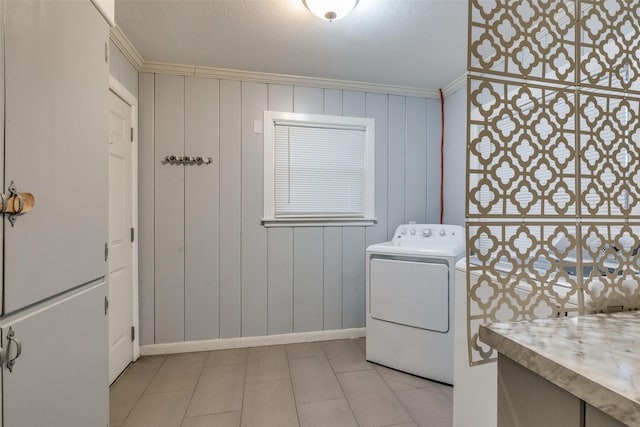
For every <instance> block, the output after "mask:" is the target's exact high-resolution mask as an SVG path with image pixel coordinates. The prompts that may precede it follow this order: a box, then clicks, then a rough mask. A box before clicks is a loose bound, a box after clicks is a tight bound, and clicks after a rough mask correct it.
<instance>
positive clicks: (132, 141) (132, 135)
mask: <svg viewBox="0 0 640 427" xmlns="http://www.w3.org/2000/svg"><path fill="white" fill-rule="evenodd" d="M131 142H133V128H131Z"/></svg>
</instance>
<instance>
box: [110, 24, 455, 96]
mask: <svg viewBox="0 0 640 427" xmlns="http://www.w3.org/2000/svg"><path fill="white" fill-rule="evenodd" d="M110 38H111V40H112V41H113V43H114V44H115V45H116V46H117V47H118V48H119V49H120V50H121V51H122V53H123V54H124V55H125V56H126V57H127V59H128V60H129V62H131V64H132V65H133V66H134V67H135V68H136V70H138V71H139V72H142V73H155V74H173V75H178V76H187V77H204V78H210V79H222V80H242V81H249V82H256V83H272V84H273V83H275V84H286V85H295V86H309V87H320V88H327V89H339V90H354V91H361V92H370V93H382V94H388V95H400V96H417V97H421V98H432V99H440V92H439V91H438V90H436V89H424V88H416V87H409V86H394V85H385V84H379V83H366V82H356V81H351V80H336V79H324V78H317V77H302V76H294V75H289V74H272V73H261V72H256V71H242V70H233V69H230V68H217V67H203V66H196V65H184V64H171V63H167V62H154V61H145V60H144V58H142V56H141V55H140V53H139V52H138V50H137V49H136V48H135V46H134V45H133V44H132V43H131V42H130V41H129V39H128V38H127V36H126V35H125V34H124V33H123V32H122V30H121V29H120V27H118V26H115V27H111V34H110ZM466 82H467V73H466V72H465V73H464V74H463V75H461V76H460V77H458V78H457V79H455V80H454V81H452V82H451V83H449V84H448V85H446V86H445V87H444V88H443V93H444V96H449V95H451V94H452V93H453V92H455V91H456V90H458V89H459V88H461V87H462V86H464V85H465V84H466Z"/></svg>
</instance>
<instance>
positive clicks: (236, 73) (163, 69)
mask: <svg viewBox="0 0 640 427" xmlns="http://www.w3.org/2000/svg"><path fill="white" fill-rule="evenodd" d="M140 71H141V72H143V73H156V74H173V75H179V76H188V77H204V78H210V79H222V80H242V81H249V82H256V83H276V84H288V85H295V86H309V87H321V88H326V89H341V90H355V91H362V92H372V93H384V94H389V95H401V96H418V97H423V98H438V97H439V96H440V95H439V94H438V91H436V90H433V89H421V88H415V87H408V86H394V85H385V84H378V83H365V82H356V81H351V80H336V79H323V78H318V77H301V76H294V75H289V74H273V73H261V72H257V71H242V70H233V69H230V68H217V67H202V66H194V65H182V64H169V63H165V62H153V61H145V62H144V65H143V67H142V69H141V70H140Z"/></svg>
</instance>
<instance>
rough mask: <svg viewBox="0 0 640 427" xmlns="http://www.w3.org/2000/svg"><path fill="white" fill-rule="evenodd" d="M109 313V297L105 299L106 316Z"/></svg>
mask: <svg viewBox="0 0 640 427" xmlns="http://www.w3.org/2000/svg"><path fill="white" fill-rule="evenodd" d="M108 312H109V297H104V315H105V316H106V315H107V313H108Z"/></svg>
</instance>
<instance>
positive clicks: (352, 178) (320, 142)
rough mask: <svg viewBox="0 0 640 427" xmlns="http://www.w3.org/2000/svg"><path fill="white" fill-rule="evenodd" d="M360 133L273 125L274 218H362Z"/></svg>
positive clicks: (362, 144) (362, 149) (362, 143)
mask: <svg viewBox="0 0 640 427" xmlns="http://www.w3.org/2000/svg"><path fill="white" fill-rule="evenodd" d="M365 161H366V159H365V131H364V129H349V128H331V127H318V126H304V125H290V124H276V126H275V214H276V216H278V217H281V216H286V215H295V216H298V215H314V216H315V215H322V216H352V215H353V216H358V217H363V216H364V215H365V179H366V175H365Z"/></svg>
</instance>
